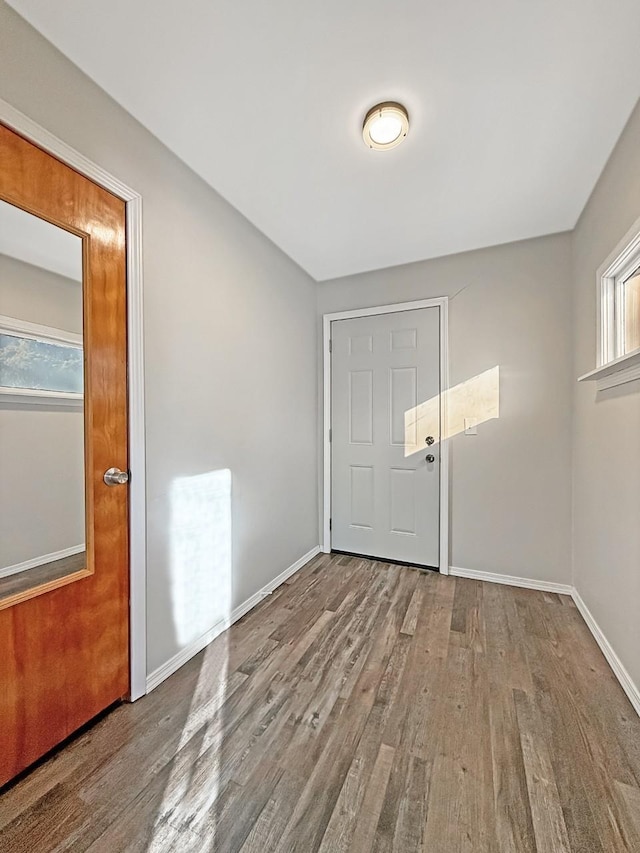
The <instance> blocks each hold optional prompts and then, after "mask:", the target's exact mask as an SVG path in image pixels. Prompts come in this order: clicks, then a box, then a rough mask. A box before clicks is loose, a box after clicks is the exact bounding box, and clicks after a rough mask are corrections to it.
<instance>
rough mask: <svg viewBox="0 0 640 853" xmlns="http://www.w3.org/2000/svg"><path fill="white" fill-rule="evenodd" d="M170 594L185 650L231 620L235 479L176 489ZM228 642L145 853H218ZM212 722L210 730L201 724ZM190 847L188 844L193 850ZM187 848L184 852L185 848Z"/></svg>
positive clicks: (207, 662)
mask: <svg viewBox="0 0 640 853" xmlns="http://www.w3.org/2000/svg"><path fill="white" fill-rule="evenodd" d="M170 533H171V537H170V538H171V587H172V602H173V608H174V610H173V618H174V623H175V629H176V636H177V638H178V641H179V642H180V644H181V645H187V644H188V643H190V642H193V641H194V640H195V639H197V638H198V637H201V636H202V635H203V634H205V633H206V632H208V631H210V630H211V629H212V628H215V626H218V627H219V628H220V631H222V630H224V628H225V627H227V625H228V622H229V618H230V616H231V593H232V550H231V542H232V539H231V533H232V517H231V471H230V470H229V469H228V468H225V469H222V470H219V471H209V472H207V473H205V474H199V475H196V476H192V477H181V478H179V479H177V480H175V481H174V483H173V487H172V489H171V531H170ZM228 669H229V638H228V634H224V635H223V636H221V637H218V638H217V640H216V641H215V642H214V643H212V644H211V645H210V646H208V648H207V650H206V651H205V653H204V655H203V659H202V660H201V663H200V671H199V673H198V680H197V684H196V685H195V687H194V690H193V695H192V697H191V705H190V708H189V712H188V713H187V715H186V718H185V722H184V725H183V727H182V731H181V732H179V733H177V734H176V737H178V738H179V746H178V749H177V754H176V758H175V759H174V760H173V762H171V764H170V772H169V774H168V777H167V781H166V785H165V787H164V791H163V794H162V801H161V803H160V805H159V807H158V811H157V814H156V819H155V823H154V826H153V830H152V833H151V837H150V838H149V840H148V844H147V848H146V849H147V851H153V853H160V851H162V853H166V851H168V850H174V849H178V848H177V847H176V846H175V845H179V849H180V850H181V851H183V852H184V853H190V851H194V853H196V851H202V850H209V849H213V848H212V847H211V844H212V842H213V841H214V839H215V833H216V824H217V817H216V810H215V808H213V806H214V803H215V802H216V800H217V799H218V796H219V794H220V792H221V789H222V788H223V787H224V785H225V779H224V774H223V770H224V768H223V766H222V764H223V752H222V743H223V734H224V718H223V717H221V716H220V715H216V713H215V712H216V710H218V709H220V708H222V707H223V705H224V703H225V700H226V694H227V674H228ZM203 721H208V722H203ZM188 839H191V843H190V842H189V840H188ZM185 845H186V846H185Z"/></svg>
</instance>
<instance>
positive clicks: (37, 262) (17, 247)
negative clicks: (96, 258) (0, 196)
mask: <svg viewBox="0 0 640 853" xmlns="http://www.w3.org/2000/svg"><path fill="white" fill-rule="evenodd" d="M0 254H1V255H8V256H9V257H10V258H17V259H18V260H19V261H23V262H24V263H26V264H31V265H32V266H35V267H41V268H42V269H45V270H50V271H51V272H55V273H57V274H58V275H63V276H64V277H65V278H71V279H73V281H78V282H80V281H82V240H81V239H80V237H78V236H77V235H76V234H71V233H70V232H69V231H65V230H64V228H58V226H57V225H52V224H51V223H50V222H46V221H45V220H44V219H39V218H38V217H37V216H34V215H33V214H32V213H27V211H26V210H22V209H21V208H19V207H14V205H12V204H9V203H8V202H6V201H1V200H0Z"/></svg>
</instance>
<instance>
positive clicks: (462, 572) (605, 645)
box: [449, 566, 640, 716]
mask: <svg viewBox="0 0 640 853" xmlns="http://www.w3.org/2000/svg"><path fill="white" fill-rule="evenodd" d="M449 572H450V574H452V575H454V576H455V577H459V578H472V579H473V580H478V581H488V582H489V583H503V584H506V585H507V586H519V587H522V588H523V589H537V590H540V591H542V592H556V593H558V594H559V595H570V596H571V597H572V598H573V600H574V602H575V604H576V607H577V608H578V610H579V611H580V615H581V616H582V618H583V619H584V621H585V622H586V623H587V627H588V628H589V630H590V631H591V633H592V634H593V637H594V639H595V641H596V643H597V644H598V646H599V647H600V650H601V651H602V654H603V655H604V656H605V658H606V660H607V663H608V664H609V666H610V667H611V669H612V670H613V674H614V675H615V677H616V678H617V679H618V681H619V682H620V686H621V687H622V689H623V690H624V692H625V693H626V695H627V697H628V698H629V701H630V702H631V704H632V705H633V707H634V710H635V712H636V713H637V714H638V716H640V689H639V688H638V686H637V685H636V684H635V683H634V681H633V679H632V678H631V676H630V675H629V673H628V672H627V670H626V669H625V667H624V664H623V663H622V661H621V660H620V658H619V657H618V655H617V654H616V653H615V652H614V650H613V648H612V647H611V644H610V643H609V641H608V640H607V638H606V637H605V635H604V634H603V632H602V630H601V629H600V626H599V625H598V623H597V622H596V620H595V619H594V618H593V615H592V614H591V611H590V610H589V608H588V607H587V605H586V604H585V603H584V601H583V600H582V598H581V597H580V593H579V592H578V591H577V590H576V588H575V587H573V586H570V585H569V584H563V583H552V582H551V581H539V580H533V579H532V578H518V577H512V576H511V575H498V574H495V573H494V572H482V571H477V570H476V569H460V568H456V567H455V566H451V567H450V569H449Z"/></svg>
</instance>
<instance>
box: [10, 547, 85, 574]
mask: <svg viewBox="0 0 640 853" xmlns="http://www.w3.org/2000/svg"><path fill="white" fill-rule="evenodd" d="M85 548H86V545H84V544H83V545H74V546H73V548H64V549H63V550H62V551H52V552H51V554H43V556H42V557H34V558H33V559H31V560H25V561H24V563H14V565H13V566H5V568H4V569H0V578H8V577H9V575H17V574H18V572H26V571H27V569H35V568H37V567H38V566H44V565H46V564H47V563H55V561H56V560H64V558H65V557H73V555H74V554H81V553H82V552H83V551H84V550H85Z"/></svg>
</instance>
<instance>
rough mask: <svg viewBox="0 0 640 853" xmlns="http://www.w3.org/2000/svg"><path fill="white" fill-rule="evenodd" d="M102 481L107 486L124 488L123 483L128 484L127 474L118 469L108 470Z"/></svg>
mask: <svg viewBox="0 0 640 853" xmlns="http://www.w3.org/2000/svg"><path fill="white" fill-rule="evenodd" d="M102 479H103V480H104V481H105V483H106V484H107V486H124V484H125V483H128V482H129V472H128V471H121V470H120V469H119V468H109V470H108V471H105V472H104V477H103V478H102Z"/></svg>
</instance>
